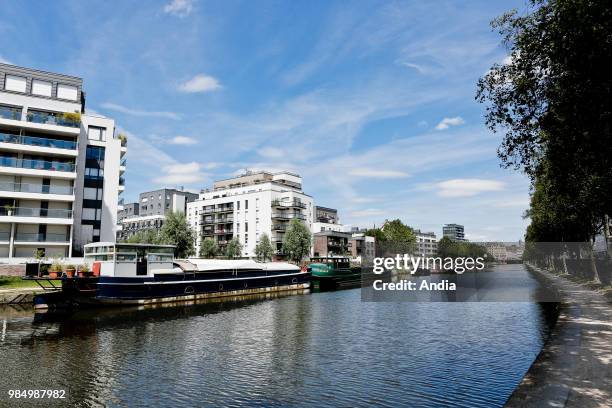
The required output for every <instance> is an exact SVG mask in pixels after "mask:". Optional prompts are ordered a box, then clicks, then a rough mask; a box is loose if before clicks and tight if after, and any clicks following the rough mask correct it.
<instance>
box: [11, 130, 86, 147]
mask: <svg viewBox="0 0 612 408" xmlns="http://www.w3.org/2000/svg"><path fill="white" fill-rule="evenodd" d="M0 142H2V143H14V144H22V145H28V146H37V147H51V148H55V149H68V150H76V148H77V143H76V142H74V141H71V140H58V139H48V138H43V137H35V136H20V135H14V134H10V133H0Z"/></svg>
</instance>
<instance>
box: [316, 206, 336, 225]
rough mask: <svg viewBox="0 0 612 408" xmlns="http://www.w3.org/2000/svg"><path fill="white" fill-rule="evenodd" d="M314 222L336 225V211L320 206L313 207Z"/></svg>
mask: <svg viewBox="0 0 612 408" xmlns="http://www.w3.org/2000/svg"><path fill="white" fill-rule="evenodd" d="M315 222H322V223H325V224H338V210H336V209H335V208H329V207H321V206H320V205H317V206H315Z"/></svg>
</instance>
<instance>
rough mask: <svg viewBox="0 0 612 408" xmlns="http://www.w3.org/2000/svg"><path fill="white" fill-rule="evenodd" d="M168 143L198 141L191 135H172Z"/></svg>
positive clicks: (189, 143) (176, 143)
mask: <svg viewBox="0 0 612 408" xmlns="http://www.w3.org/2000/svg"><path fill="white" fill-rule="evenodd" d="M169 143H170V144H175V145H194V144H197V143H198V141H197V140H195V139H194V138H192V137H187V136H174V137H173V138H172V139H170V141H169Z"/></svg>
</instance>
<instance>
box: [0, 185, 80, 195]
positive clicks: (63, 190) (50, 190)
mask: <svg viewBox="0 0 612 408" xmlns="http://www.w3.org/2000/svg"><path fill="white" fill-rule="evenodd" d="M0 191H12V192H15V193H36V194H62V195H73V194H74V188H72V187H67V186H47V185H43V184H28V183H0Z"/></svg>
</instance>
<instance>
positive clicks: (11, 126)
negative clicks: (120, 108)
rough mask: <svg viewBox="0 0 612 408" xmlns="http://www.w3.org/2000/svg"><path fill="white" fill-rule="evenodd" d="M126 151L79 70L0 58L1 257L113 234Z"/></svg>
mask: <svg viewBox="0 0 612 408" xmlns="http://www.w3.org/2000/svg"><path fill="white" fill-rule="evenodd" d="M126 152H127V147H126V146H125V139H120V138H118V137H115V123H114V121H113V120H112V119H109V118H106V117H103V116H99V115H90V114H86V113H85V94H84V92H83V81H82V79H81V78H77V77H73V76H68V75H63V74H57V73H50V72H44V71H39V70H35V69H30V68H23V67H17V66H14V65H9V64H2V63H0V257H1V258H14V257H20V258H21V257H32V256H34V254H35V253H37V252H38V253H43V254H44V255H45V256H56V255H57V256H78V255H80V254H81V253H82V248H83V245H85V244H87V243H89V242H96V241H113V240H114V238H115V231H116V224H117V221H116V220H117V218H116V217H117V208H118V205H119V204H118V203H119V199H120V194H121V193H122V192H123V190H124V188H125V187H124V184H125V183H124V179H123V177H122V175H123V173H124V172H125V161H124V155H125V153H126Z"/></svg>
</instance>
